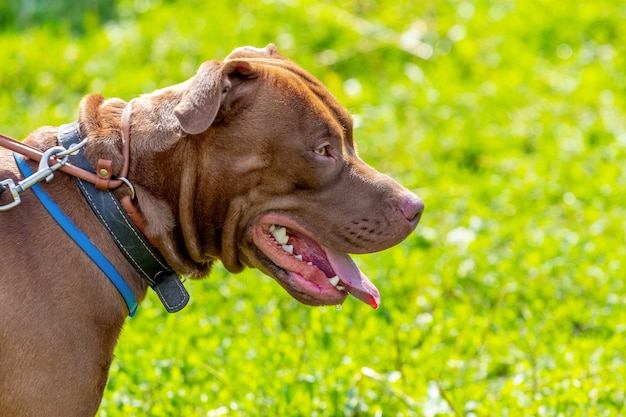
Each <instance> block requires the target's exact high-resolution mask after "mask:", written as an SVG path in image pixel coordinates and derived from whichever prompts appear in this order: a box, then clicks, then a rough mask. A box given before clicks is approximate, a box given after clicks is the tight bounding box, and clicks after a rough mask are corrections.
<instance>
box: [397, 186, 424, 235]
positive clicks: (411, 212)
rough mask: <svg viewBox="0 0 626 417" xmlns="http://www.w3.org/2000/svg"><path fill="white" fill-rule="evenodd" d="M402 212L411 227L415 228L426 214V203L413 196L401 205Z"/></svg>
mask: <svg viewBox="0 0 626 417" xmlns="http://www.w3.org/2000/svg"><path fill="white" fill-rule="evenodd" d="M400 210H401V211H402V214H403V215H404V217H405V218H406V219H407V220H408V221H409V223H411V226H413V227H415V226H417V223H419V221H420V218H421V217H422V213H423V212H424V201H422V199H421V198H419V197H418V196H416V195H415V194H411V196H410V197H408V198H405V199H404V201H403V202H402V203H401V204H400Z"/></svg>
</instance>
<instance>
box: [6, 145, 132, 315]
mask: <svg viewBox="0 0 626 417" xmlns="http://www.w3.org/2000/svg"><path fill="white" fill-rule="evenodd" d="M13 156H14V157H15V162H16V163H17V166H18V168H19V169H20V171H21V172H22V175H24V177H28V176H31V175H32V174H33V172H32V170H31V169H30V167H29V166H28V164H26V162H25V161H24V159H23V158H22V157H21V156H19V155H18V154H16V153H14V154H13ZM31 189H32V190H33V192H34V193H35V195H36V196H37V198H38V199H39V201H40V202H41V204H42V205H43V206H44V207H45V208H46V210H47V211H48V213H50V215H51V216H52V217H53V218H54V220H56V222H57V223H58V224H59V225H60V226H61V227H62V228H63V230H65V232H66V233H67V234H68V235H69V236H70V237H71V238H72V239H73V240H74V242H76V244H77V245H78V246H79V247H80V248H81V249H82V250H83V251H84V252H85V253H86V254H87V255H88V256H89V257H90V258H91V260H92V261H93V262H95V264H96V265H98V267H99V268H100V269H101V270H102V272H104V274H105V275H106V276H107V277H108V278H109V280H111V282H112V283H113V285H115V288H117V290H118V291H119V293H120V295H121V296H122V298H124V301H125V302H126V306H127V307H128V312H129V316H131V317H132V316H134V315H135V312H136V311H137V299H136V298H135V294H134V293H133V291H132V290H131V289H130V287H129V286H128V284H127V283H126V281H125V280H124V278H123V277H122V276H121V275H120V273H119V272H118V271H117V269H115V267H114V266H113V264H111V262H109V260H108V259H107V258H106V257H105V256H104V255H103V254H102V252H100V250H99V249H98V248H97V247H96V246H95V245H94V244H93V243H92V242H91V241H90V240H89V237H87V235H85V234H84V233H83V232H82V231H80V229H78V228H77V227H76V225H74V223H72V221H71V220H70V219H69V218H68V217H67V216H66V215H65V214H64V213H63V211H62V210H61V209H60V208H59V206H58V205H57V204H56V203H55V202H54V201H53V200H52V199H51V198H50V197H49V196H48V194H46V193H45V191H43V190H42V189H41V187H40V186H39V185H38V184H35V185H33V186H32V187H31Z"/></svg>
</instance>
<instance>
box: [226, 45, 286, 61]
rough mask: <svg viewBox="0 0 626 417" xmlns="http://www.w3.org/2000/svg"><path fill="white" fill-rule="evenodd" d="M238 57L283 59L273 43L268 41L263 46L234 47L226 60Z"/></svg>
mask: <svg viewBox="0 0 626 417" xmlns="http://www.w3.org/2000/svg"><path fill="white" fill-rule="evenodd" d="M240 58H272V59H285V58H284V57H283V56H282V55H281V54H279V53H278V49H276V46H275V45H274V44H273V43H270V44H269V45H267V46H266V47H265V48H255V47H253V46H242V47H240V48H237V49H235V50H234V51H232V52H231V53H230V54H228V56H227V57H226V59H225V60H226V61H228V60H231V59H240Z"/></svg>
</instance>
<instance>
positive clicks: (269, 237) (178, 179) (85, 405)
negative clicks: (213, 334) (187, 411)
mask: <svg viewBox="0 0 626 417" xmlns="http://www.w3.org/2000/svg"><path fill="white" fill-rule="evenodd" d="M125 107H126V103H125V102H123V101H122V100H119V99H111V100H104V99H103V98H102V97H101V96H98V95H90V96H87V97H86V98H85V99H84V100H83V101H82V102H81V105H80V111H79V118H78V121H79V125H80V132H81V134H82V136H83V137H85V138H87V139H88V142H87V146H86V151H85V152H86V154H87V156H88V157H89V159H90V161H91V162H92V164H95V163H96V161H97V160H98V159H99V158H106V159H109V160H112V162H113V163H112V169H113V172H114V173H118V172H120V170H121V169H122V165H123V163H124V158H123V157H122V153H121V149H122V144H121V142H122V133H121V130H122V129H121V122H120V119H121V115H122V112H123V110H124V108H125ZM130 134H131V137H132V141H131V150H130V170H129V173H128V179H129V180H130V181H131V182H132V183H133V184H134V186H135V188H136V192H137V197H136V205H137V207H138V209H139V211H140V213H141V215H142V217H143V220H144V222H145V234H146V235H147V236H148V237H149V239H150V241H151V242H153V244H154V245H155V246H156V248H157V250H158V252H160V254H161V255H162V256H163V257H164V258H165V259H166V260H167V262H168V263H169V265H170V267H171V268H172V269H173V270H175V271H176V272H177V273H179V274H180V275H182V276H186V277H190V278H201V277H204V276H206V275H207V274H208V273H209V271H210V268H211V265H212V263H213V262H214V261H216V260H218V259H219V260H221V261H222V263H223V264H224V265H225V267H226V268H227V269H228V270H229V271H231V272H240V271H241V270H242V269H243V268H244V267H245V266H248V267H254V268H258V269H260V270H261V271H263V272H264V273H266V274H268V275H270V276H272V277H274V278H275V279H276V280H277V281H278V282H279V283H280V284H281V285H282V286H283V287H284V288H285V289H286V290H287V291H288V292H289V293H290V294H291V295H292V296H293V297H295V298H296V299H298V300H299V301H301V302H303V303H305V304H310V305H328V304H330V305H333V304H339V303H342V302H343V300H344V298H345V297H346V295H347V294H348V293H350V294H352V295H353V296H355V297H356V298H358V299H360V300H362V301H364V302H366V303H367V304H369V305H371V306H373V307H378V303H379V296H378V291H377V290H376V288H375V287H374V286H373V284H372V283H371V282H370V281H369V280H368V279H367V278H366V277H365V276H364V275H363V274H362V273H361V272H360V271H359V269H358V268H357V267H356V266H355V265H354V263H353V262H352V261H351V260H350V258H349V257H348V256H347V255H346V254H347V253H369V252H375V251H379V250H382V249H385V248H388V247H390V246H392V245H395V244H397V243H398V242H400V241H402V240H403V239H404V238H405V237H406V236H407V235H408V234H409V233H410V232H411V231H412V230H413V229H414V228H415V226H416V225H417V222H418V221H419V218H420V216H421V213H422V210H423V203H422V201H421V200H420V199H419V198H418V197H417V196H415V195H414V194H413V193H411V192H409V191H408V190H406V189H405V188H403V187H402V186H400V185H399V184H397V183H396V182H395V181H393V180H392V179H391V178H389V177H387V176H385V175H382V174H380V173H378V172H377V171H375V170H374V169H372V168H371V167H369V166H367V165H366V164H365V163H364V162H362V161H361V160H360V159H359V158H358V156H357V154H356V151H355V148H354V143H353V137H352V121H351V118H350V115H349V114H348V113H347V112H346V110H344V109H343V108H342V107H341V106H340V105H339V103H337V101H336V100H335V99H334V98H333V97H332V96H331V95H330V94H329V93H328V91H327V90H326V89H325V88H324V87H323V86H322V85H321V84H320V83H319V81H317V80H316V79H315V78H313V77H312V76H311V75H310V74H308V73H307V72H305V71H304V70H302V69H301V68H300V67H298V66H297V65H295V64H294V63H292V62H290V61H288V60H286V59H284V58H283V57H281V56H280V55H279V54H278V52H277V51H276V49H275V48H274V46H272V45H270V46H268V47H266V48H264V49H255V48H249V47H246V48H238V49H236V50H235V51H234V52H233V53H231V54H230V55H229V56H228V57H227V58H226V60H225V61H224V62H218V61H210V62H206V63H204V64H203V65H202V66H201V67H200V69H199V70H198V72H197V74H196V75H195V76H194V77H193V78H191V79H190V80H188V81H186V82H184V83H182V84H179V85H175V86H172V87H168V88H164V89H162V90H158V91H155V92H153V93H151V94H146V95H142V96H141V97H139V98H137V99H134V100H133V106H132V114H131V125H130ZM56 140H57V129H56V128H52V127H44V128H41V129H39V130H37V131H35V132H34V133H33V134H31V135H30V136H29V137H28V138H27V140H26V142H27V143H29V144H30V145H32V146H34V147H36V148H38V149H40V150H44V149H47V148H50V147H52V146H55V145H56ZM30 165H31V167H35V166H36V165H34V164H32V163H31V164H30ZM6 178H12V179H13V180H14V181H15V182H17V181H19V180H20V179H22V174H21V173H20V171H19V170H18V169H17V167H16V163H15V160H14V158H13V155H12V154H11V152H9V151H7V150H4V149H1V150H0V180H4V179H6ZM41 187H42V189H43V190H44V191H45V192H46V193H47V194H48V195H49V196H50V197H51V198H52V199H53V200H54V201H56V202H57V204H58V205H59V207H60V208H61V209H62V210H63V211H64V212H65V214H66V215H67V216H68V217H69V218H70V219H71V220H72V221H73V222H74V223H75V224H76V226H77V227H78V228H79V229H81V230H82V231H83V232H84V233H85V234H86V235H87V236H88V237H89V238H90V240H91V241H92V242H93V243H94V244H95V245H96V246H97V247H98V248H99V249H100V251H101V252H102V253H104V254H105V255H106V257H107V258H108V259H109V260H110V261H111V263H112V264H113V265H114V266H115V267H116V268H117V270H118V271H119V272H120V273H121V275H122V276H123V277H124V278H125V280H126V281H127V282H128V284H129V286H130V287H131V288H132V291H133V293H134V294H135V296H136V298H137V299H138V300H139V301H141V300H142V299H143V298H144V296H145V294H146V285H145V283H144V281H143V280H142V279H141V277H140V276H139V274H138V273H137V272H136V271H135V270H134V268H133V267H132V266H131V265H130V263H129V262H128V261H127V260H126V258H125V257H124V256H123V255H122V253H121V251H120V250H118V248H117V247H116V245H115V244H114V243H113V241H112V239H111V237H110V236H109V234H108V233H107V231H106V230H105V229H104V227H103V226H102V225H101V224H100V223H99V222H98V221H97V219H96V217H95V216H94V215H93V213H92V211H91V210H90V208H89V206H88V205H87V203H86V201H85V199H84V198H83V196H82V195H81V193H80V192H79V190H78V187H77V186H76V185H75V183H74V182H73V179H72V178H71V177H70V176H68V175H64V174H60V173H59V174H57V175H55V178H54V180H53V181H51V182H50V183H41ZM128 193H129V191H128V188H127V187H120V188H118V189H117V190H116V191H115V194H116V196H117V197H118V198H119V197H121V196H122V195H124V194H128ZM9 201H10V195H9V193H7V192H4V193H2V194H0V205H5V204H7V203H8V202H9ZM0 236H2V244H1V246H0V317H1V319H0V416H47V417H48V416H93V415H94V414H95V413H96V411H97V408H98V405H99V403H100V400H101V397H102V392H103V389H104V386H105V383H106V378H107V373H108V369H109V364H110V362H111V360H112V355H113V348H114V346H115V343H116V339H117V337H118V334H119V332H120V329H121V327H122V325H123V324H124V319H125V317H126V316H127V315H128V313H129V311H128V309H127V307H126V304H125V303H124V301H123V299H122V298H121V297H120V294H119V293H118V292H117V290H116V289H115V287H114V286H113V285H111V282H110V281H109V280H108V279H107V278H106V276H105V275H104V274H103V273H102V272H101V270H100V269H99V268H98V267H97V266H96V265H95V264H94V263H93V262H92V261H91V260H90V259H89V258H88V257H87V255H86V254H85V253H84V252H83V251H82V250H81V249H80V248H79V247H78V246H77V245H76V244H75V243H74V242H73V241H72V240H70V239H69V237H68V236H67V235H66V234H65V233H64V232H63V230H62V229H61V228H60V227H59V225H58V224H57V223H56V222H55V221H54V220H53V219H52V218H51V217H50V215H49V214H48V213H47V212H46V211H45V210H44V209H43V208H42V205H41V203H40V202H39V201H38V200H37V198H36V197H34V195H33V193H32V192H31V191H27V192H24V193H22V203H21V204H20V205H19V206H17V207H15V208H13V209H11V210H9V211H5V212H0Z"/></svg>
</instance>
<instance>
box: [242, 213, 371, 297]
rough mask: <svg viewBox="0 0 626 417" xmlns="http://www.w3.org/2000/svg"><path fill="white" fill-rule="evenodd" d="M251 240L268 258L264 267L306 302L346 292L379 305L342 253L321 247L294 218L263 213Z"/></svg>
mask: <svg viewBox="0 0 626 417" xmlns="http://www.w3.org/2000/svg"><path fill="white" fill-rule="evenodd" d="M252 240H253V242H254V244H255V245H256V246H257V248H258V249H259V250H260V251H261V252H262V253H263V255H265V257H266V258H267V259H264V260H262V261H263V262H264V263H268V265H265V266H266V269H267V270H269V271H270V272H271V273H272V275H273V276H274V277H275V278H276V279H277V280H278V281H279V282H280V283H281V284H282V285H283V287H285V289H286V290H287V291H288V292H289V293H290V294H291V295H292V296H294V297H295V298H296V299H298V300H300V301H303V302H306V303H308V304H320V305H321V304H326V305H328V304H339V303H341V302H343V300H344V299H345V297H346V296H347V294H351V295H352V296H354V297H355V298H357V299H359V300H361V301H363V302H364V303H366V304H368V305H370V306H372V307H373V308H378V306H379V305H380V295H379V293H378V290H377V289H376V287H375V286H374V284H372V283H371V282H370V280H369V279H368V278H367V277H366V276H365V275H364V274H363V273H362V272H361V271H360V270H359V268H358V267H357V266H356V264H355V263H354V261H352V259H350V257H349V256H348V255H347V254H345V253H340V252H337V251H334V250H332V249H329V248H327V247H324V246H323V245H322V244H320V243H318V241H316V240H315V239H314V238H313V237H312V235H311V233H309V232H308V231H306V230H305V229H304V228H302V227H301V226H300V225H298V224H297V223H296V222H295V221H294V220H292V219H291V218H289V217H287V216H283V215H279V214H274V213H272V214H267V215H265V216H263V217H262V218H261V219H260V220H259V221H258V222H257V223H256V224H255V225H254V227H253V230H252Z"/></svg>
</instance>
